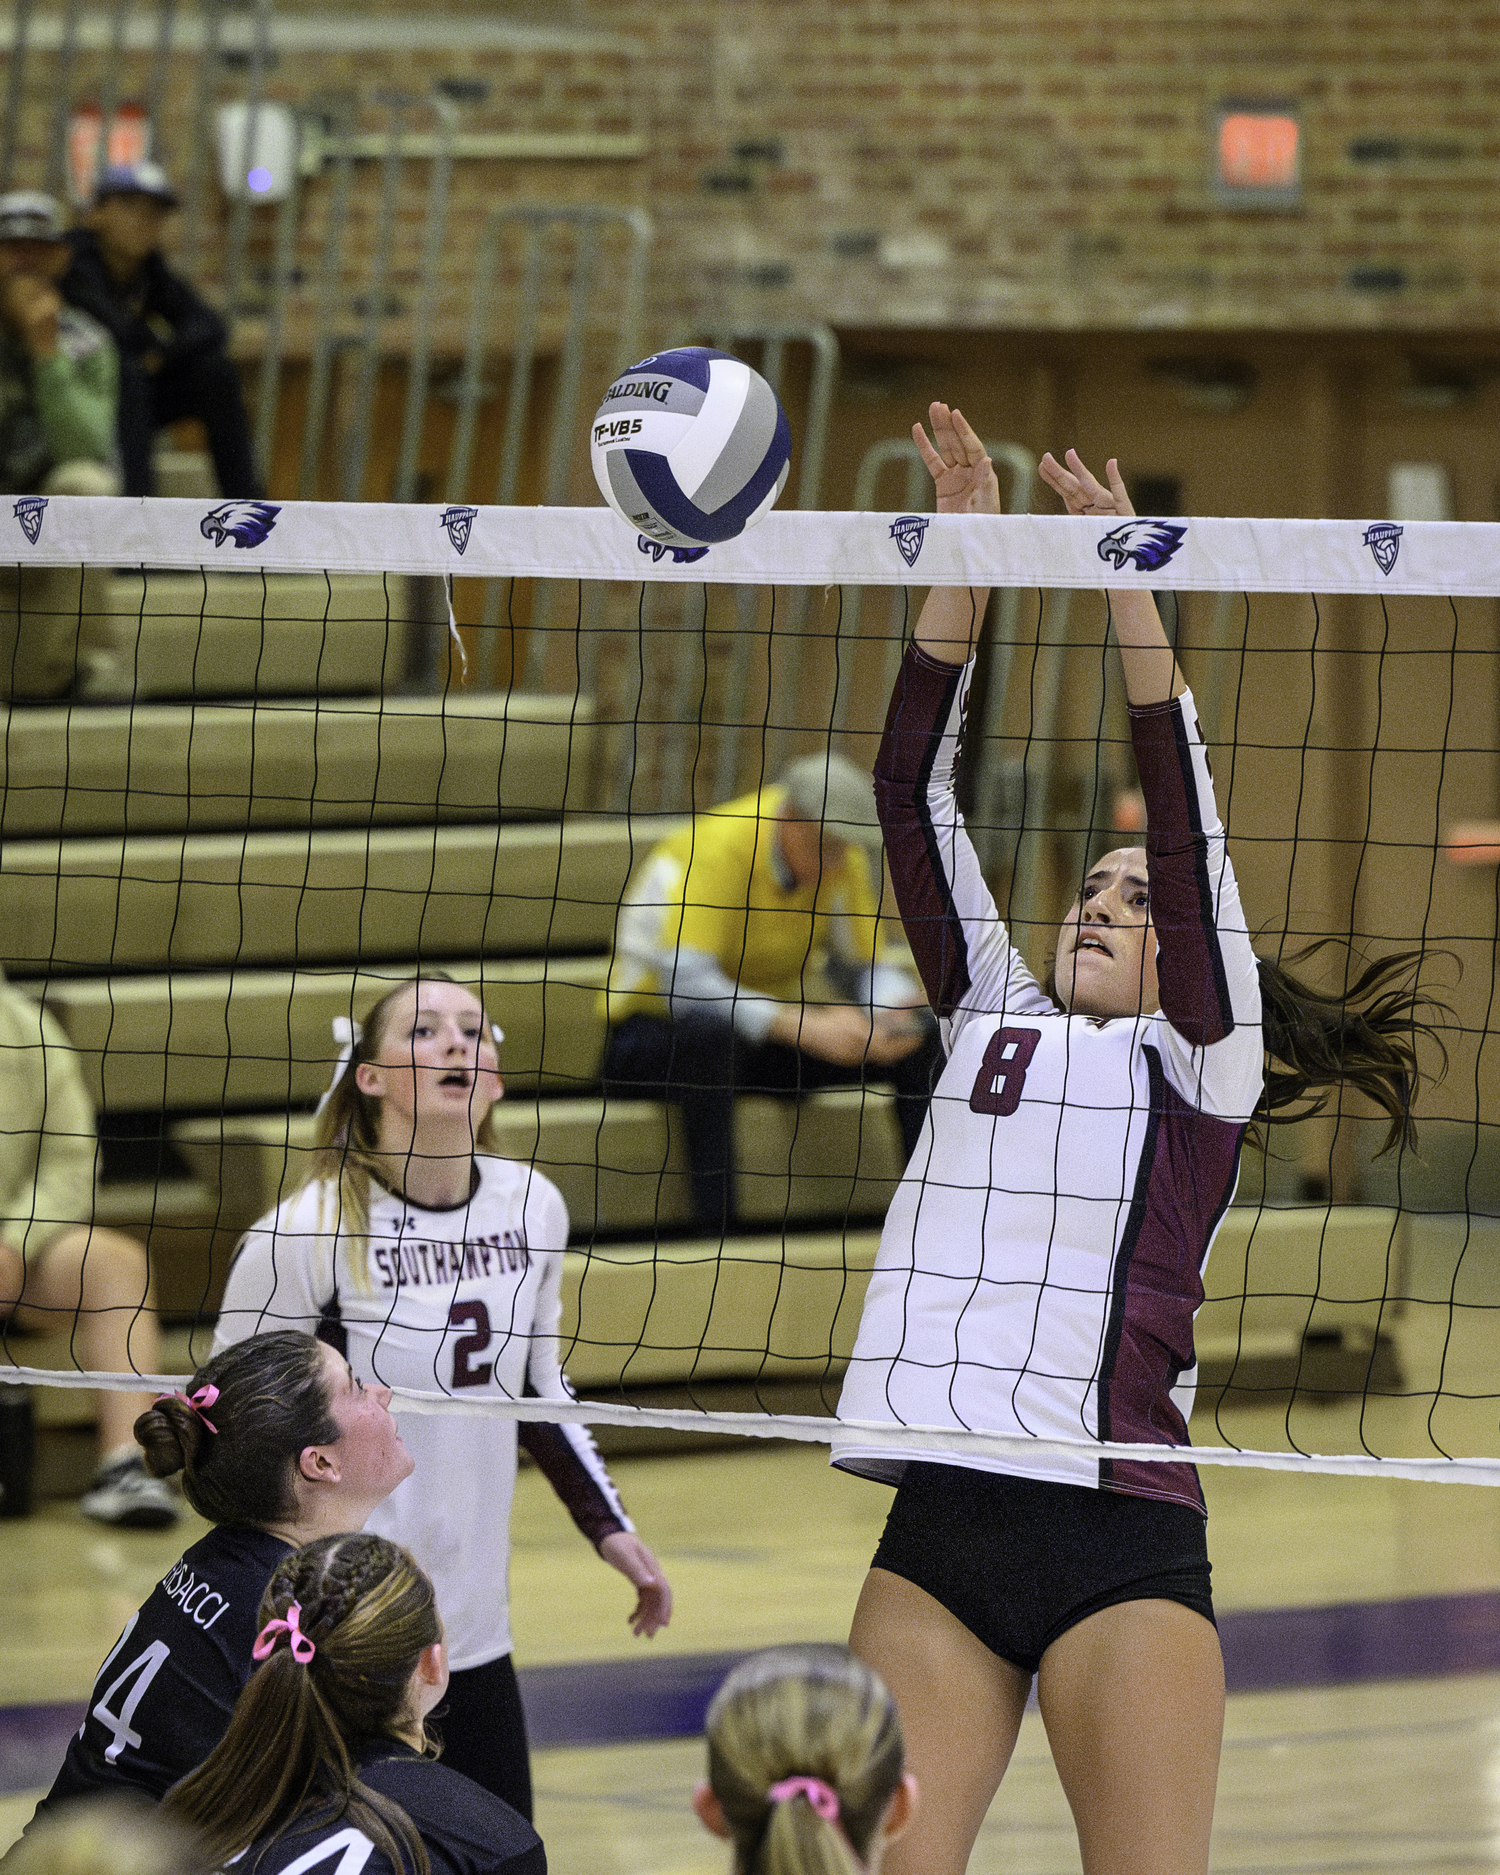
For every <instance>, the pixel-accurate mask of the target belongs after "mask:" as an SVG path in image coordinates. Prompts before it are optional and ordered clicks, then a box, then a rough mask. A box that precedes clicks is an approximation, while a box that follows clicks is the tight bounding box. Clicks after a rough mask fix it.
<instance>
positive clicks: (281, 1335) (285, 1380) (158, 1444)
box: [135, 1328, 339, 1524]
mask: <svg viewBox="0 0 1500 1875" xmlns="http://www.w3.org/2000/svg"><path fill="white" fill-rule="evenodd" d="M325 1360H326V1357H325V1356H324V1353H323V1350H322V1347H321V1346H320V1344H319V1343H318V1342H317V1341H315V1340H314V1339H313V1337H312V1336H311V1335H304V1334H299V1333H298V1332H297V1331H296V1330H294V1329H289V1328H283V1329H278V1330H277V1331H276V1332H275V1333H273V1334H267V1335H252V1336H251V1337H250V1338H249V1339H248V1340H246V1341H237V1342H236V1343H235V1344H234V1346H233V1347H230V1348H225V1349H224V1351H223V1353H221V1354H216V1355H215V1356H214V1358H213V1359H212V1360H211V1361H208V1362H206V1363H205V1364H204V1365H203V1366H202V1367H200V1368H199V1369H198V1371H197V1372H196V1373H195V1374H194V1375H193V1378H192V1381H191V1383H190V1384H189V1387H188V1389H187V1391H186V1392H185V1393H180V1394H179V1393H173V1394H165V1395H163V1397H162V1398H161V1399H159V1400H158V1401H157V1402H156V1403H155V1405H153V1406H151V1407H149V1408H148V1409H147V1410H146V1411H145V1412H144V1413H142V1414H141V1416H140V1418H139V1419H137V1420H136V1422H135V1436H136V1442H137V1443H138V1444H139V1445H140V1446H141V1447H142V1449H143V1452H144V1457H145V1465H146V1469H147V1470H148V1471H149V1472H150V1473H151V1475H152V1476H153V1477H155V1478H170V1477H172V1476H173V1475H174V1474H175V1473H177V1472H179V1471H180V1472H181V1473H182V1489H183V1494H184V1496H185V1497H186V1498H187V1501H188V1502H189V1503H190V1504H191V1505H192V1507H193V1509H194V1510H195V1511H197V1513H198V1515H199V1516H200V1517H207V1518H208V1520H209V1522H210V1523H252V1524H270V1523H276V1522H279V1521H280V1520H281V1519H282V1518H284V1517H289V1516H293V1515H295V1513H296V1509H297V1499H296V1494H295V1491H294V1488H293V1476H294V1468H295V1466H296V1464H297V1461H298V1459H299V1458H300V1457H301V1455H302V1453H303V1452H304V1451H305V1450H306V1449H307V1447H308V1446H310V1445H332V1444H333V1443H334V1442H335V1441H336V1440H337V1439H338V1437H339V1428H338V1424H337V1422H336V1421H335V1419H334V1417H333V1415H332V1413H331V1412H330V1410H329V1404H328V1385H327V1378H326V1376H327V1367H326V1365H325Z"/></svg>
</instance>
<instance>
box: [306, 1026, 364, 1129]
mask: <svg viewBox="0 0 1500 1875" xmlns="http://www.w3.org/2000/svg"><path fill="white" fill-rule="evenodd" d="M364 1038H365V1031H364V1027H363V1025H362V1024H361V1023H358V1022H356V1021H355V1020H354V1018H353V1017H352V1016H335V1017H334V1018H333V1039H334V1040H335V1041H336V1042H337V1043H338V1045H339V1059H338V1066H337V1067H336V1068H335V1069H334V1071H333V1079H332V1080H331V1081H330V1082H329V1083H328V1091H327V1093H325V1094H324V1096H323V1098H322V1099H321V1100H320V1101H319V1102H318V1105H317V1111H318V1112H319V1113H321V1112H322V1111H323V1109H324V1108H325V1107H326V1106H327V1105H328V1103H329V1101H330V1100H332V1099H333V1090H334V1089H335V1088H336V1087H337V1086H338V1084H339V1082H340V1081H341V1080H343V1078H344V1071H345V1070H346V1069H347V1068H348V1066H349V1063H350V1062H351V1061H352V1060H353V1059H354V1050H355V1048H356V1047H357V1046H358V1044H359V1043H360V1042H362V1041H363V1040H364Z"/></svg>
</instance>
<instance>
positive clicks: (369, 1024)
mask: <svg viewBox="0 0 1500 1875" xmlns="http://www.w3.org/2000/svg"><path fill="white" fill-rule="evenodd" d="M456 981H457V979H456V978H454V977H450V976H449V975H448V973H447V971H446V970H424V971H423V972H422V974H421V976H419V977H408V978H407V979H406V980H405V982H403V983H397V984H396V985H395V986H394V987H393V988H392V989H389V990H387V991H386V993H385V995H384V996H382V997H381V999H380V1001H379V1002H378V1003H376V1004H375V1006H374V1008H373V1009H371V1010H370V1012H369V1014H368V1015H367V1016H366V1017H365V1018H364V1021H363V1023H362V1024H361V1025H358V1026H356V1027H355V1029H354V1032H353V1041H352V1043H351V1045H350V1049H349V1057H348V1059H347V1060H346V1061H345V1062H344V1064H343V1067H342V1068H341V1069H340V1071H339V1073H338V1074H337V1075H336V1076H335V1078H334V1082H333V1085H332V1087H330V1088H329V1090H328V1092H327V1094H326V1095H325V1097H324V1099H323V1103H322V1105H321V1106H320V1107H319V1108H318V1116H317V1125H316V1129H315V1134H314V1138H315V1143H316V1151H315V1152H314V1154H313V1161H312V1172H311V1175H310V1177H309V1178H308V1181H307V1182H308V1184H309V1185H311V1184H317V1183H323V1184H326V1185H328V1186H330V1187H332V1189H333V1190H334V1191H335V1192H336V1193H337V1214H336V1216H335V1217H334V1218H333V1220H332V1221H331V1228H332V1229H334V1230H337V1231H338V1232H340V1233H341V1234H342V1235H343V1236H344V1237H346V1238H348V1239H350V1240H351V1241H352V1242H355V1243H362V1242H363V1241H364V1239H365V1237H366V1236H367V1235H368V1233H369V1228H370V1180H371V1179H372V1178H380V1177H382V1176H385V1177H386V1178H387V1179H389V1176H390V1175H389V1171H388V1170H387V1169H386V1160H385V1157H384V1155H382V1153H381V1151H380V1100H379V1098H378V1096H376V1095H374V1094H367V1093H366V1092H365V1091H364V1089H363V1088H362V1087H361V1086H360V1085H359V1078H358V1070H359V1069H360V1067H361V1066H362V1065H363V1064H364V1063H365V1062H367V1061H374V1060H377V1059H378V1058H379V1055H380V1052H381V1049H382V1048H383V1047H384V1045H385V1031H386V1027H387V1025H388V1023H389V1022H390V1019H391V1014H392V1011H393V1009H394V1007H395V1005H396V1003H397V1002H398V1001H399V1000H400V998H401V997H403V996H404V995H405V994H406V992H407V991H408V990H409V989H411V988H412V986H413V985H414V984H417V983H453V982H456ZM475 994H476V995H477V994H478V992H477V991H476V992H475ZM474 1143H475V1145H476V1146H477V1147H478V1148H479V1149H480V1150H481V1151H482V1152H495V1153H498V1151H499V1149H500V1141H499V1135H498V1134H497V1133H496V1131H495V1127H494V1117H493V1113H492V1112H491V1113H487V1114H486V1115H485V1116H484V1119H483V1120H482V1121H481V1122H480V1124H479V1127H478V1130H477V1131H476V1133H475V1136H474ZM351 1268H352V1270H353V1274H354V1280H355V1282H356V1284H360V1285H363V1284H366V1283H368V1280H369V1278H368V1272H367V1270H366V1269H365V1266H364V1259H363V1257H354V1258H353V1259H351Z"/></svg>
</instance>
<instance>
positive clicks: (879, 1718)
mask: <svg viewBox="0 0 1500 1875" xmlns="http://www.w3.org/2000/svg"><path fill="white" fill-rule="evenodd" d="M704 1731H705V1734H706V1736H707V1739H708V1781H707V1782H706V1783H703V1784H700V1785H699V1786H698V1788H697V1789H696V1790H695V1791H694V1792H693V1808H694V1809H695V1810H696V1811H697V1813H698V1816H699V1818H700V1819H701V1820H702V1822H703V1823H704V1824H705V1825H706V1826H707V1827H708V1828H709V1829H711V1830H712V1831H713V1832H714V1834H715V1835H716V1836H723V1837H724V1838H725V1839H726V1840H727V1841H729V1842H732V1843H733V1844H734V1869H735V1875H859V1872H860V1871H868V1875H878V1872H879V1869H880V1865H881V1862H882V1860H883V1859H884V1856H885V1852H886V1850H887V1849H888V1848H889V1847H890V1845H891V1844H892V1843H893V1842H894V1841H895V1840H896V1838H897V1837H898V1836H899V1835H901V1833H902V1831H903V1830H905V1829H906V1827H907V1825H908V1824H909V1823H910V1822H911V1819H912V1816H913V1814H914V1813H915V1811H916V1809H917V1781H916V1779H915V1778H914V1777H913V1776H912V1775H911V1773H910V1772H909V1771H908V1770H906V1769H905V1755H904V1747H903V1744H902V1738H901V1720H900V1717H899V1715H898V1714H897V1712H896V1708H895V1705H894V1703H893V1702H892V1699H891V1696H890V1694H889V1693H888V1692H887V1691H886V1689H885V1687H884V1686H882V1685H881V1683H880V1681H879V1679H878V1678H877V1677H876V1675H875V1674H873V1673H872V1672H871V1671H870V1669H869V1668H868V1667H867V1666H866V1665H865V1664H864V1662H863V1661H862V1660H858V1659H856V1658H855V1656H854V1655H853V1654H851V1653H850V1652H849V1650H848V1649H847V1648H844V1647H827V1646H802V1647H771V1648H768V1649H767V1650H766V1651H765V1652H764V1653H760V1654H752V1655H751V1656H750V1658H749V1659H748V1660H744V1661H741V1663H740V1665H739V1666H737V1667H736V1668H735V1669H734V1671H733V1672H732V1673H731V1674H730V1675H729V1678H728V1679H727V1680H725V1682H724V1684H723V1685H722V1686H721V1687H720V1688H719V1690H718V1692H717V1693H715V1694H714V1697H713V1703H712V1704H711V1705H710V1706H709V1709H708V1718H707V1720H706V1722H705V1725H704Z"/></svg>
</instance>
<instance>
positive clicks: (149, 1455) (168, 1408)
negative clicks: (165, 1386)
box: [134, 1394, 209, 1478]
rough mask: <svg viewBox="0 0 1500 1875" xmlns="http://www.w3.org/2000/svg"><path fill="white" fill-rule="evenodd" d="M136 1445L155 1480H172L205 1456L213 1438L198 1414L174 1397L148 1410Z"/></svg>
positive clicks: (141, 1420) (137, 1427) (139, 1424)
mask: <svg viewBox="0 0 1500 1875" xmlns="http://www.w3.org/2000/svg"><path fill="white" fill-rule="evenodd" d="M134 1431H135V1441H136V1444H137V1445H139V1446H140V1447H141V1450H142V1452H143V1454H144V1457H145V1465H146V1469H147V1471H149V1472H150V1473H151V1476H152V1477H153V1478H170V1477H171V1476H172V1475H173V1474H174V1473H175V1472H179V1471H185V1470H186V1469H187V1468H188V1466H190V1465H192V1464H193V1463H195V1462H196V1460H197V1459H198V1458H199V1457H201V1456H202V1454H201V1450H200V1448H201V1446H202V1443H203V1441H204V1440H205V1439H206V1438H207V1437H208V1436H209V1435H208V1431H207V1429H206V1428H205V1427H204V1426H203V1425H202V1424H201V1422H200V1421H199V1419H198V1416H197V1414H196V1413H194V1412H193V1411H192V1409H191V1408H190V1407H186V1406H184V1405H183V1403H182V1402H181V1401H180V1400H178V1399H176V1398H175V1397H174V1396H173V1395H171V1394H166V1395H164V1396H163V1397H162V1398H161V1399H159V1400H158V1401H157V1402H156V1403H155V1405H154V1406H148V1407H147V1408H146V1410H145V1412H144V1413H142V1414H141V1416H140V1418H139V1419H138V1420H137V1421H136V1422H135V1427H134Z"/></svg>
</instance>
